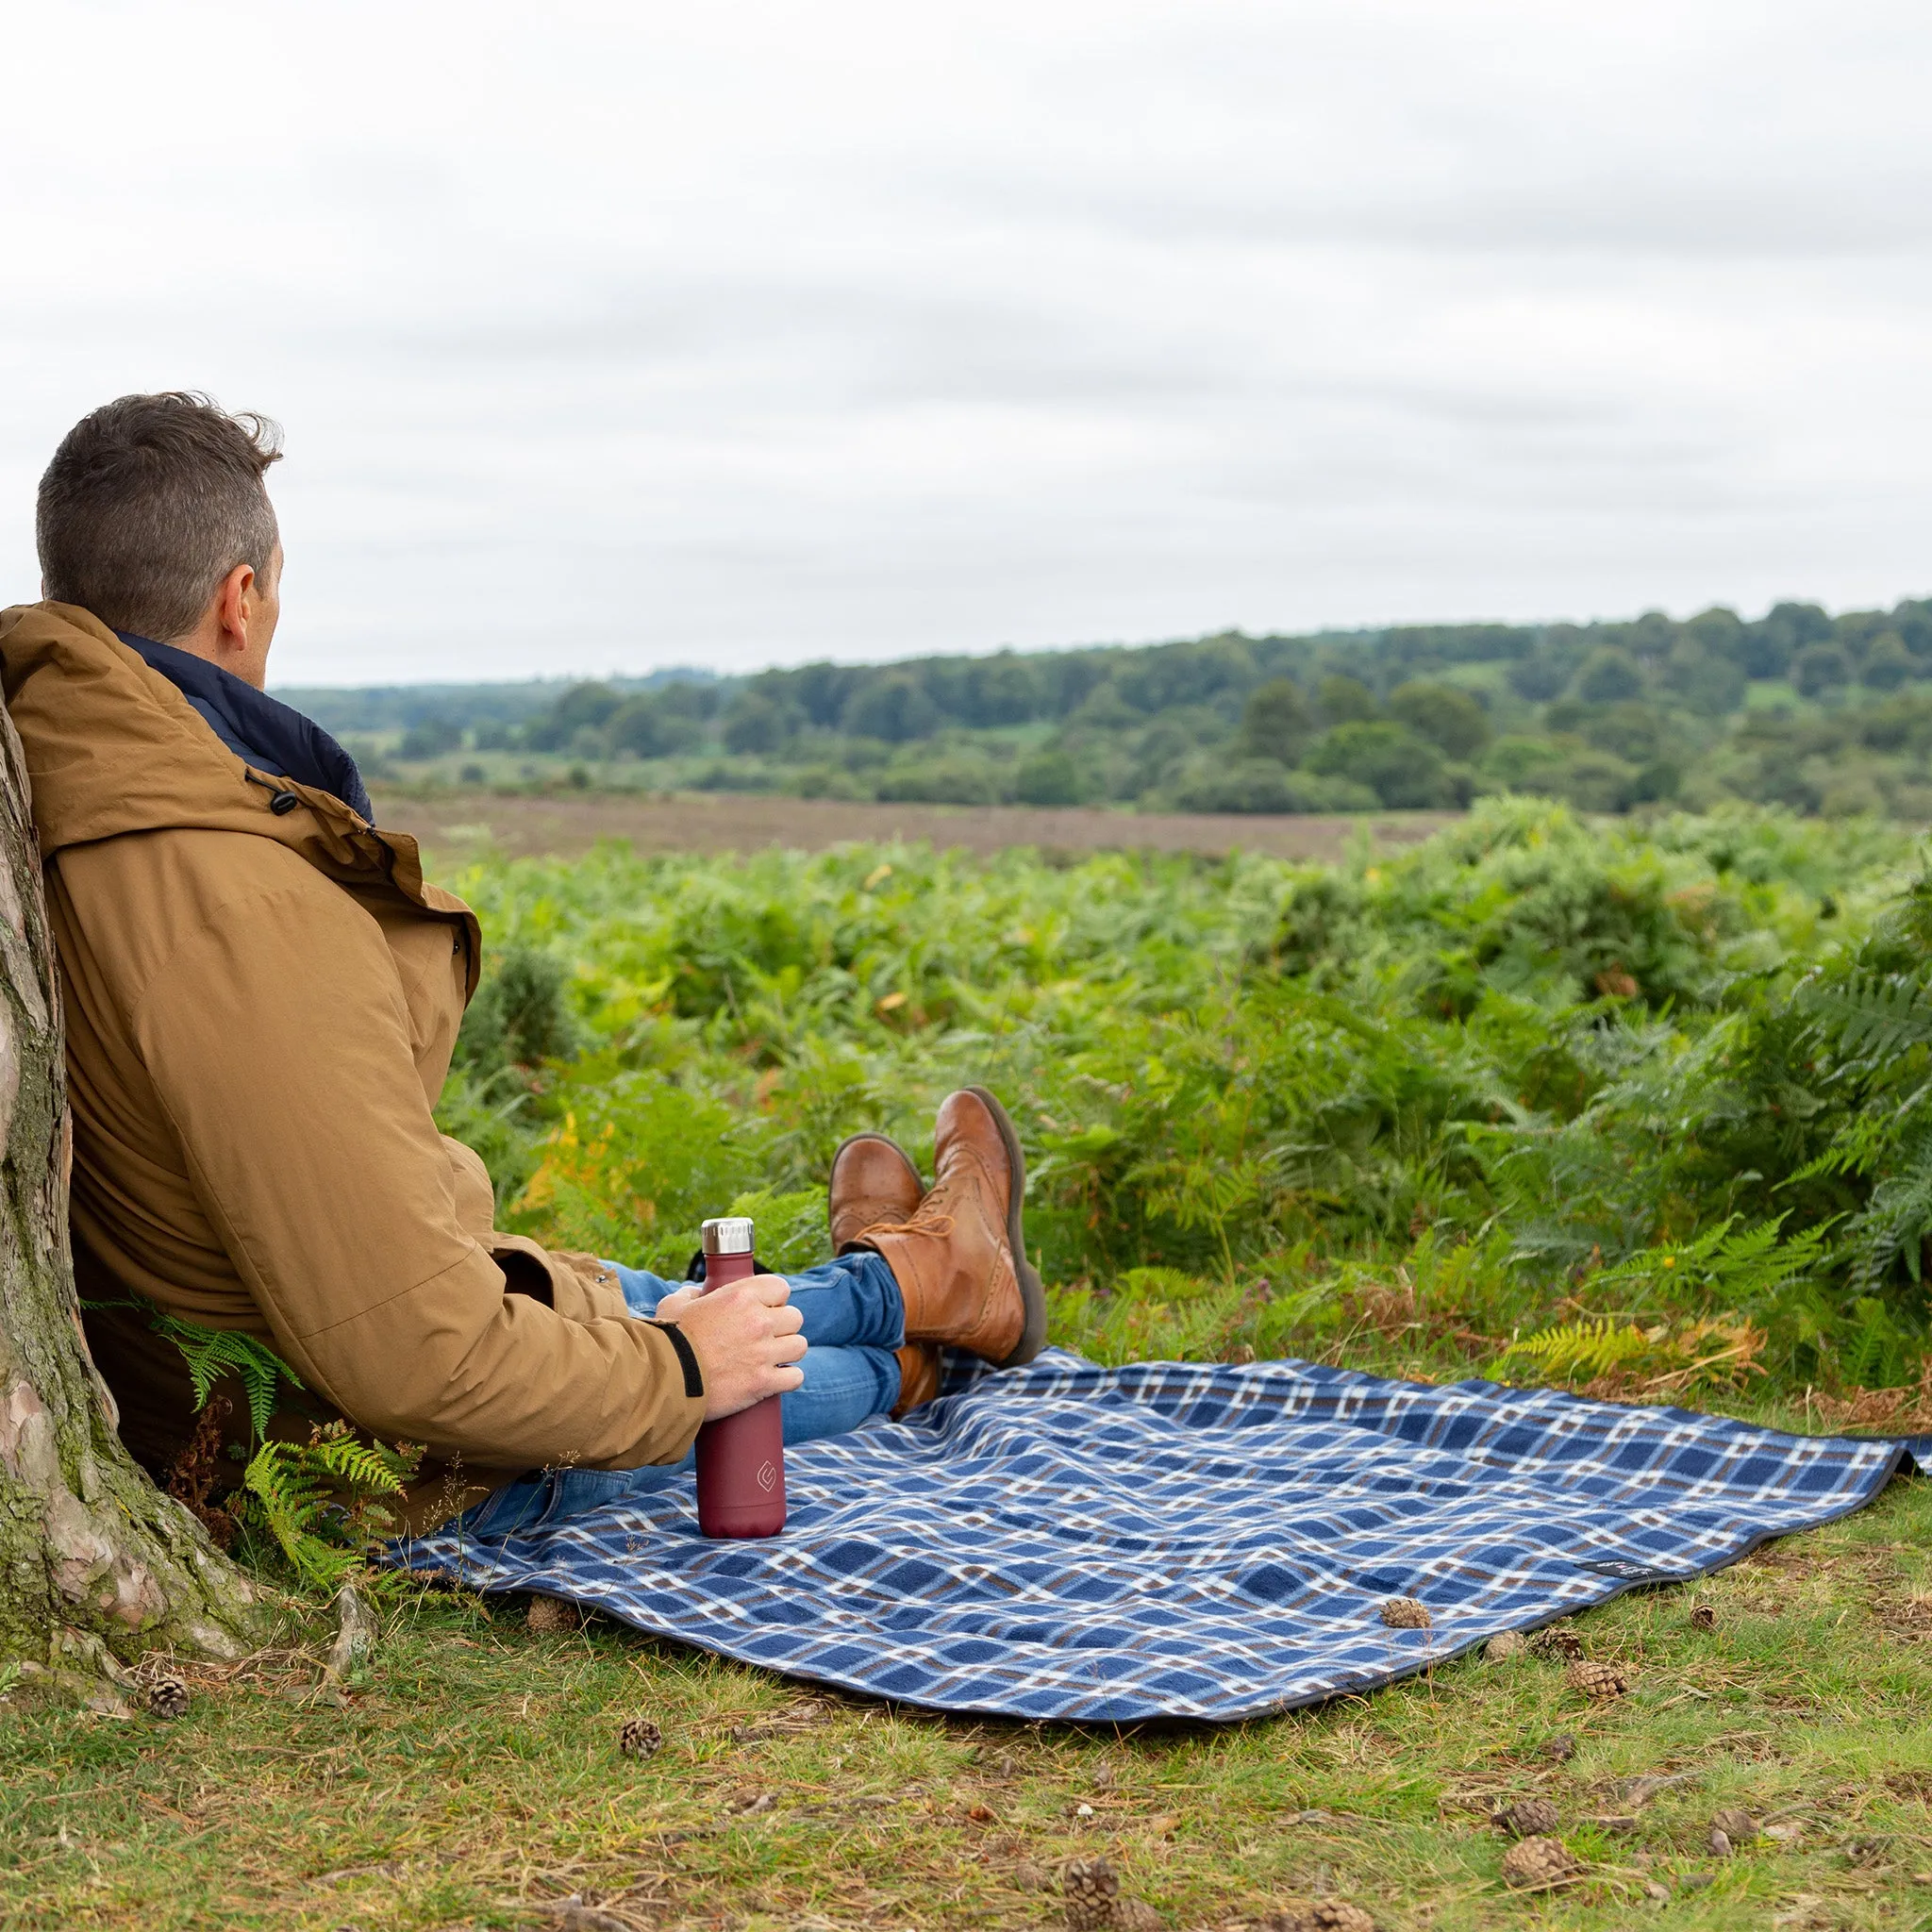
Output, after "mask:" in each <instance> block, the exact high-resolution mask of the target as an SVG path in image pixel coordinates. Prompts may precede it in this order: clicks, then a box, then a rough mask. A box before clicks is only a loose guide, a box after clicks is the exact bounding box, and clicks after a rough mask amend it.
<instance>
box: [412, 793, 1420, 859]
mask: <svg viewBox="0 0 1932 1932" xmlns="http://www.w3.org/2000/svg"><path fill="white" fill-rule="evenodd" d="M375 802H376V816H377V818H378V819H379V820H380V822H381V823H382V824H385V825H391V826H393V827H394V828H395V829H396V830H397V831H399V832H408V833H410V834H412V835H413V836H414V837H415V838H417V839H419V840H420V841H422V842H423V843H424V844H425V845H426V846H429V847H431V848H432V849H434V850H439V851H448V850H450V849H452V848H461V847H465V846H487V847H489V848H491V849H492V850H496V851H500V852H503V853H506V854H508V855H509V856H511V857H525V856H532V855H539V854H543V855H549V854H554V855H558V856H560V857H569V856H571V855H573V854H575V853H579V852H586V851H588V850H589V849H590V848H591V846H592V845H594V844H596V843H597V842H598V841H600V840H603V839H621V840H624V841H626V842H627V843H628V844H630V845H631V846H632V847H634V848H635V849H636V850H637V851H639V852H641V853H653V852H702V853H712V852H755V851H758V850H759V849H760V848H762V847H765V846H772V845H776V846H784V847H787V848H789V849H791V850H794V851H801V852H822V851H824V849H825V848H826V847H827V846H830V845H840V844H845V843H848V842H853V841H862V842H866V843H872V844H891V843H894V842H897V841H907V842H920V841H924V842H929V843H931V844H933V845H935V846H939V847H941V848H947V847H958V848H961V849H963V850H965V851H968V852H974V853H979V854H987V853H992V852H999V851H1003V850H1005V849H1006V848H1008V847H1009V846H1016V845H1031V846H1037V847H1039V848H1040V849H1041V850H1042V851H1049V852H1099V851H1149V852H1197V853H1204V854H1207V855H1209V856H1212V857H1220V856H1222V855H1224V854H1226V853H1229V852H1234V851H1241V852H1264V853H1267V854H1268V855H1269V856H1270V857H1271V858H1313V859H1333V858H1341V855H1342V854H1343V853H1344V852H1345V851H1347V850H1348V847H1349V845H1350V842H1351V841H1353V840H1355V839H1356V838H1357V837H1358V836H1360V835H1361V833H1363V832H1364V831H1366V833H1367V835H1368V837H1369V838H1370V839H1371V840H1373V841H1374V842H1375V843H1376V844H1377V845H1407V844H1413V843H1415V842H1416V841H1418V840H1422V839H1426V838H1427V837H1428V836H1429V835H1430V834H1431V833H1433V832H1437V831H1440V830H1441V828H1442V827H1443V826H1444V825H1446V824H1452V823H1454V821H1455V819H1456V818H1457V816H1458V814H1456V813H1453V812H1434V811H1393V812H1365V813H1361V814H1358V815H1355V816H1346V815H1344V816H1331V817H1320V816H1307V817H1303V816H1286V817H1273V816H1267V815H1259V816H1254V817H1243V816H1239V815H1234V814H1228V813H1211V812H1126V811H1103V810H1099V809H1094V808H1086V807H1080V806H1067V807H1058V808H1035V807H1031V806H1019V805H1015V806H1005V805H989V806H945V805H874V804H856V803H853V802H851V801H849V800H844V799H832V798H783V797H778V796H776V795H773V794H764V795H758V794H739V793H732V792H724V791H711V792H699V791H688V792H679V793H675V794H673V795H670V796H663V795H659V794H656V793H642V794H632V795H628V796H627V795H625V794H624V793H621V792H610V791H584V792H569V791H554V792H548V793H545V794H543V795H541V796H525V795H520V794H517V793H513V792H489V791H458V792H448V793H441V794H438V795H436V796H435V797H433V798H431V799H427V800H425V799H423V798H421V797H416V796H412V795H411V794H409V793H408V792H398V791H383V790H382V789H381V788H380V787H378V788H377V789H376V791H375Z"/></svg>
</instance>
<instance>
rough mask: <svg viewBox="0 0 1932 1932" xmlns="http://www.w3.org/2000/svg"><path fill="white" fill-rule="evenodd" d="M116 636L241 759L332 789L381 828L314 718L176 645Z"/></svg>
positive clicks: (349, 767)
mask: <svg viewBox="0 0 1932 1932" xmlns="http://www.w3.org/2000/svg"><path fill="white" fill-rule="evenodd" d="M114 635H115V636H116V637H117V638H119V639H120V640H121V641H122V642H123V643H124V644H125V645H126V646H127V648H128V649H129V650H130V651H135V652H138V653H139V654H140V655H141V657H142V659H143V660H144V661H145V662H146V664H147V666H148V668H149V669H150V670H153V671H158V672H159V673H160V674H161V675H162V676H163V677H165V678H166V679H167V680H168V682H169V683H170V684H172V685H173V686H174V687H175V690H176V691H179V692H180V693H181V695H182V696H183V697H184V698H186V699H187V700H188V702H189V703H190V704H191V705H192V706H193V707H194V708H195V709H196V710H197V711H199V712H200V713H201V715H202V717H203V718H204V719H206V720H207V721H208V729H209V730H211V731H212V732H213V733H214V735H215V736H216V737H217V738H219V739H220V740H221V741H222V742H223V743H224V744H225V745H226V746H227V747H228V749H229V750H230V751H231V752H233V753H234V754H235V756H236V757H237V758H244V759H246V760H247V762H248V763H249V764H251V765H253V766H254V767H255V769H256V770H257V771H258V772H266V773H267V774H269V775H270V776H271V777H275V778H292V779H293V780H294V781H295V783H296V784H298V785H310V786H313V787H314V788H315V790H316V791H331V792H333V793H334V794H335V795H336V797H338V798H340V799H341V801H342V803H343V804H344V805H346V806H347V807H348V808H350V810H351V811H357V812H360V813H361V815H362V816H363V817H364V818H365V819H367V820H369V821H370V822H371V824H374V823H375V811H374V809H373V808H371V806H370V803H369V792H368V790H367V789H366V788H365V787H364V785H363V783H362V774H361V773H360V772H358V770H357V769H356V760H355V759H354V758H351V757H350V756H349V754H348V753H347V752H345V751H344V750H343V749H342V748H341V745H339V744H338V743H337V742H336V741H335V740H334V739H333V738H331V737H330V736H329V735H328V733H327V732H326V731H325V730H324V729H323V728H322V726H321V725H320V724H317V723H316V722H315V721H314V719H312V718H305V717H304V716H303V715H302V713H301V712H300V711H298V710H296V709H295V708H293V707H292V706H290V705H285V704H283V703H282V701H281V700H280V699H279V698H272V697H270V696H269V694H268V693H267V692H266V691H257V690H256V688H255V687H254V686H253V685H252V684H244V683H242V680H241V679H240V678H239V677H237V676H236V675H235V674H234V673H233V672H232V671H224V670H223V669H222V667H221V666H220V665H219V664H210V663H209V662H208V659H207V658H197V657H196V656H195V655H194V654H193V652H192V651H177V650H176V649H175V646H174V645H173V644H158V643H156V642H155V641H154V640H153V639H152V638H143V637H137V636H136V635H135V634H134V633H133V632H132V631H126V630H117V631H116V632H115V633H114Z"/></svg>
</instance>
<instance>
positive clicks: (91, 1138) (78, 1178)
mask: <svg viewBox="0 0 1932 1932" xmlns="http://www.w3.org/2000/svg"><path fill="white" fill-rule="evenodd" d="M0 675H4V681H5V688H6V697H7V704H8V709H9V711H10V712H11V714H12V718H13V722H14V724H15V726H16V727H17V728H18V730H19V732H20V736H21V740H22V742H23V744H24V745H25V751H26V762H27V770H28V774H29V775H30V777H31V780H32V784H33V805H34V819H35V823H36V825H37V826H38V829H39V834H40V841H41V852H42V858H43V860H44V862H45V867H46V879H47V898H48V908H49V911H50V914H51V917H52V922H53V930H54V935H55V941H56V944H57V946H58V953H59V963H60V977H61V984H62V988H63V991H64V995H65V1000H66V1018H67V1068H68V1087H69V1096H70V1100H71V1104H72V1108H73V1114H74V1129H75V1133H74V1181H73V1192H72V1207H71V1220H72V1227H73V1234H74V1246H75V1273H76V1275H77V1277H78V1279H79V1282H80V1290H81V1294H82V1297H83V1299H85V1300H88V1301H94V1302H112V1301H115V1300H117V1299H119V1300H125V1299H128V1298H130V1297H145V1298H146V1299H147V1300H148V1301H152V1302H154V1303H156V1304H158V1306H159V1307H162V1308H165V1309H168V1310H170V1311H172V1312H174V1313H175V1314H177V1315H180V1316H183V1317H185V1318H186V1319H188V1320H191V1321H193V1322H197V1323H200V1324H204V1325H205V1326H208V1327H214V1328H231V1329H244V1330H246V1331H247V1332H249V1333H250V1334H253V1335H256V1336H258V1337H260V1338H261V1339H262V1340H264V1341H268V1342H269V1343H270V1344H271V1345H272V1346H273V1347H274V1348H275V1350H276V1351H277V1352H278V1353H280V1354H281V1355H282V1356H283V1357H285V1358H286V1359H287V1360H288V1361H289V1362H290V1363H291V1366H292V1367H293V1368H294V1369H295V1370H296V1372H297V1373H298V1374H300V1375H301V1376H302V1378H303V1380H304V1381H305V1382H306V1383H307V1384H308V1387H309V1389H311V1390H312V1391H316V1392H317V1393H318V1394H319V1395H320V1396H321V1397H323V1398H324V1399H325V1400H326V1401H327V1402H329V1403H332V1404H333V1405H335V1407H337V1408H339V1409H340V1410H341V1413H342V1414H344V1415H346V1416H348V1417H350V1418H351V1419H352V1420H354V1421H355V1422H357V1423H358V1424H361V1425H362V1426H363V1427H365V1428H367V1429H370V1430H372V1431H374V1432H375V1433H376V1434H378V1435H381V1436H384V1437H388V1438H402V1439H405V1440H408V1441H416V1442H425V1443H427V1444H428V1445H429V1446H430V1448H431V1450H432V1452H433V1453H434V1454H435V1455H436V1456H438V1457H453V1456H454V1457H461V1458H463V1459H464V1460H465V1461H466V1462H467V1464H468V1465H470V1466H471V1467H472V1468H473V1469H474V1468H475V1466H476V1465H479V1464H480V1465H487V1466H488V1467H489V1468H490V1469H491V1471H502V1472H508V1471H511V1470H516V1469H525V1468H533V1467H543V1466H548V1465H554V1464H559V1463H571V1464H576V1465H580V1466H584V1467H590V1468H598V1469H629V1468H634V1467H636V1466H638V1465H639V1464H641V1463H646V1462H668V1461H673V1460H675V1459H676V1458H677V1457H680V1456H682V1455H683V1453H684V1451H685V1450H686V1448H687V1447H688V1446H689V1445H690V1443H691V1439H692V1436H693V1435H694V1434H695V1432H696V1429H697V1425H698V1423H699V1422H700V1420H701V1419H702V1414H703V1407H704V1403H703V1398H702V1393H701V1391H697V1390H696V1388H695V1376H694V1374H688V1372H687V1366H686V1363H687V1359H688V1358H687V1357H686V1356H685V1355H684V1354H682V1353H681V1352H680V1351H679V1350H678V1349H677V1348H676V1347H675V1345H674V1343H673V1341H671V1339H670V1338H669V1336H668V1335H667V1334H666V1332H665V1331H664V1330H662V1329H660V1328H658V1327H656V1326H655V1325H653V1324H649V1323H645V1322H639V1321H634V1320H631V1319H630V1318H629V1317H627V1316H626V1315H625V1313H624V1300H623V1296H622V1294H621V1293H620V1292H619V1291H618V1289H617V1286H616V1283H615V1281H614V1280H613V1279H611V1278H610V1277H608V1275H607V1274H604V1273H603V1271H601V1270H599V1269H598V1268H597V1266H596V1264H595V1263H594V1262H591V1261H590V1260H589V1259H588V1257H569V1256H559V1255H554V1254H546V1253H545V1252H544V1251H543V1250H542V1249H541V1248H539V1247H538V1246H537V1245H536V1244H535V1243H534V1242H530V1241H521V1240H519V1239H518V1238H516V1237H514V1236H508V1235H500V1234H497V1233H495V1232H493V1231H492V1228H491V1219H492V1211H493V1202H492V1198H491V1187H490V1179H489V1176H488V1174H486V1172H485V1171H484V1167H483V1163H482V1161H481V1160H480V1159H479V1158H477V1156H476V1155H475V1154H474V1153H473V1152H471V1150H470V1149H469V1148H467V1147H464V1146H462V1145H460V1144H459V1143H458V1142H457V1141H452V1140H449V1139H447V1138H446V1137H444V1136H442V1135H440V1134H439V1133H438V1132H437V1129H436V1125H435V1123H434V1121H433V1120H432V1118H431V1113H430V1109H431V1108H433V1107H434V1105H435V1103H436V1099H437V1095H438V1093H439V1092H440V1091H441V1086H442V1082H443V1079H444V1077H445V1075H446V1074H447V1073H448V1071H449V1062H450V1054H451V1051H452V1049H453V1048H454V1046H455V1043H456V1036H457V1027H458V1023H459V1022H460V1020H461V1018H462V1012H463V1008H464V1005H465V1003H466V1002H467V1000H468V998H469V996H470V994H471V993H472V992H473V991H475V983H476V973H477V962H478V957H479V950H480V941H479V935H478V932H477V926H476V921H475V916H474V915H473V914H472V913H471V911H470V910H469V908H467V907H466V906H464V905H463V904H462V902H461V901H460V900H458V899H457V898H454V897H453V896H452V895H451V894H449V893H448V892H444V891H439V890H438V889H437V888H436V887H434V886H432V885H428V884H426V883H425V881H424V878H423V874H422V867H421V864H420V862H419V859H418V857H417V852H416V846H415V842H414V841H412V840H410V839H408V838H407V837H403V836H401V835H398V834H395V833H387V832H377V831H375V830H374V829H373V828H372V827H370V826H369V825H368V824H365V823H364V821H363V820H362V819H361V818H360V817H358V815H357V814H356V813H355V812H353V811H352V810H350V808H348V807H347V806H345V805H344V804H342V803H341V801H340V800H339V799H336V798H334V797H332V796H330V795H329V794H328V793H326V792H324V791H313V790H310V789H308V788H306V787H304V786H301V785H296V784H292V783H290V784H287V785H283V784H280V783H277V784H275V785H267V784H264V783H262V782H260V777H262V776H265V777H269V778H275V779H277V780H279V779H280V778H281V777H282V774H279V773H269V774H259V775H258V778H256V779H251V778H250V777H249V776H248V775H247V771H248V768H247V767H246V766H245V765H244V764H243V762H242V759H241V758H238V757H236V756H235V754H234V753H232V752H230V751H229V750H227V749H226V748H225V746H224V745H223V744H222V742H221V741H220V740H219V739H217V738H216V736H215V735H214V733H213V731H212V730H211V729H210V728H209V727H208V724H206V723H205V722H204V721H203V719H202V718H201V717H200V715H199V714H198V713H197V712H196V711H195V710H194V709H193V708H192V707H191V706H190V705H189V704H188V702H187V700H186V699H185V698H184V697H183V696H182V695H181V693H180V692H179V691H177V690H176V689H175V686H174V685H173V684H171V683H170V682H169V681H168V679H167V678H165V677H163V676H162V675H160V674H159V673H158V672H156V671H153V670H150V669H149V667H148V666H147V665H146V664H145V663H144V662H143V661H142V658H140V657H139V656H138V655H137V654H136V653H135V652H133V651H131V650H129V649H128V648H127V647H126V646H125V644H123V643H122V642H121V641H119V640H118V639H117V638H116V637H115V636H114V634H113V633H112V632H111V631H110V630H108V628H107V627H106V626H105V625H102V624H100V623H99V622H98V621H97V620H96V619H95V618H93V617H92V616H91V615H90V614H89V613H88V612H86V611H84V610H80V609H76V608H73V607H72V606H68V605H62V604H39V605H32V606H27V607H24V608H14V609H11V610H8V611H5V612H0ZM277 791H293V792H294V793H295V794H296V796H297V797H298V798H299V800H300V805H299V808H294V809H288V808H284V812H283V813H281V814H277V813H276V812H275V811H272V810H271V809H270V800H271V798H272V797H273V796H274V795H275V792H277ZM172 1357H175V1350H174V1348H173V1347H172V1345H171V1344H170V1343H168V1342H166V1341H163V1340H161V1339H160V1338H159V1337H156V1338H154V1357H153V1360H154V1368H155V1374H156V1375H157V1376H174V1377H175V1378H177V1379H178V1375H179V1363H178V1361H177V1360H173V1359H170V1358H172ZM109 1379H110V1380H115V1379H117V1378H116V1377H115V1376H114V1375H113V1374H110V1376H109ZM117 1392H119V1391H117ZM123 1406H124V1410H125V1408H126V1407H127V1398H126V1395H125V1392H124V1393H123ZM124 1427H125V1423H124Z"/></svg>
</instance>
